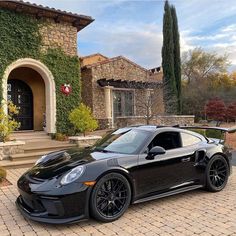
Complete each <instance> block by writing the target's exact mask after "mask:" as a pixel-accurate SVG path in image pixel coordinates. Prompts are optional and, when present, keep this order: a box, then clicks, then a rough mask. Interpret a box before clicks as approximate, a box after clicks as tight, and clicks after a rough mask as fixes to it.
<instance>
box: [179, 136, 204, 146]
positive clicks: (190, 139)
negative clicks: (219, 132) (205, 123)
mask: <svg viewBox="0 0 236 236" xmlns="http://www.w3.org/2000/svg"><path fill="white" fill-rule="evenodd" d="M181 138H182V145H183V147H186V146H190V145H194V144H197V143H200V142H201V141H202V140H201V139H200V138H198V137H197V136H194V135H191V134H187V133H181Z"/></svg>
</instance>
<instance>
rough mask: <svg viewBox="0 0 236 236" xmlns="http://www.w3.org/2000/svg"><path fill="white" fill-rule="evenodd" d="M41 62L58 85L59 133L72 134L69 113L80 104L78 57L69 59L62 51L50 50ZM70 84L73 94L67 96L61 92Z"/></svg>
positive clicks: (57, 125) (42, 57) (57, 124)
mask: <svg viewBox="0 0 236 236" xmlns="http://www.w3.org/2000/svg"><path fill="white" fill-rule="evenodd" d="M41 61H42V62H43V63H44V64H45V65H46V66H47V67H48V69H49V70H50V71H51V72H52V74H53V76H54V79H55V84H56V88H57V89H56V98H57V123H56V127H57V131H58V132H60V133H65V134H67V133H71V132H70V130H72V126H71V125H70V122H69V120H68V115H69V112H70V111H71V110H72V109H73V108H75V107H76V106H78V105H79V102H80V82H79V81H80V80H79V78H78V77H79V75H80V68H79V62H78V57H76V56H74V57H69V56H67V55H65V54H64V53H63V52H62V50H61V49H49V50H48V52H47V54H45V55H42V56H41ZM64 83H66V84H70V85H71V86H72V93H71V94H70V95H69V96H65V95H64V94H62V93H61V91H60V86H61V85H62V84H64Z"/></svg>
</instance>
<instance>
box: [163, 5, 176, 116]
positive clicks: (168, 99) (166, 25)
mask: <svg viewBox="0 0 236 236" xmlns="http://www.w3.org/2000/svg"><path fill="white" fill-rule="evenodd" d="M164 10H165V12H164V17H163V47H162V68H163V85H164V88H163V95H164V103H165V111H166V113H167V114H176V113H177V96H176V93H177V92H176V84H175V74H174V55H173V52H174V45H173V23H172V16H171V9H170V6H169V3H168V1H166V2H165V8H164Z"/></svg>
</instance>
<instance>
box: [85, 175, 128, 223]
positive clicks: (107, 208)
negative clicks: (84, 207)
mask: <svg viewBox="0 0 236 236" xmlns="http://www.w3.org/2000/svg"><path fill="white" fill-rule="evenodd" d="M130 201H131V188H130V184H129V182H128V180H127V179H126V178H125V177H124V176H123V175H121V174H118V173H110V174H107V175H105V176H103V177H102V178H101V179H100V180H99V181H98V182H97V184H96V185H95V187H94V189H93V191H92V194H91V198H90V211H91V215H92V217H94V218H95V219H96V220H99V221H102V222H111V221H114V220H117V219H118V218H120V217H121V216H122V215H123V214H124V213H125V211H126V210H127V208H128V207H129V204H130Z"/></svg>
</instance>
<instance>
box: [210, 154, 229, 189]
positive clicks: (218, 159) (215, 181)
mask: <svg viewBox="0 0 236 236" xmlns="http://www.w3.org/2000/svg"><path fill="white" fill-rule="evenodd" d="M228 177H229V166H228V163H227V161H226V160H225V158H224V157H222V156H220V155H216V156H214V157H213V158H212V159H211V160H210V161H209V163H208V166H207V170H206V189H207V190H209V191H211V192H219V191H221V190H222V189H223V188H224V187H225V186H226V184H227V181H228Z"/></svg>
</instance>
